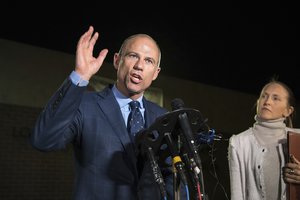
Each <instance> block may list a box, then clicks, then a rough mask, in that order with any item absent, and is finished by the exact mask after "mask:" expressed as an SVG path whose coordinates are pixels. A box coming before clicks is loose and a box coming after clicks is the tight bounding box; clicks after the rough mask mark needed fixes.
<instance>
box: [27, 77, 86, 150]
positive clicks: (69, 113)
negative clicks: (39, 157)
mask: <svg viewBox="0 0 300 200" xmlns="http://www.w3.org/2000/svg"><path fill="white" fill-rule="evenodd" d="M85 90H86V87H78V86H76V85H74V84H73V83H72V82H71V80H70V79H69V78H68V79H66V80H65V81H64V82H63V84H62V85H61V86H60V88H59V89H58V90H57V91H56V92H55V93H54V95H53V96H52V97H51V98H50V100H49V102H48V103H47V105H46V107H45V108H44V110H43V111H42V112H41V113H40V115H39V116H38V119H37V121H36V124H35V126H34V128H33V131H32V133H31V136H30V143H31V145H32V146H33V147H34V148H36V149H38V150H41V151H51V150H59V149H64V148H65V147H66V146H67V144H68V143H70V142H72V141H73V140H74V139H75V138H76V135H77V133H78V132H79V130H80V124H81V123H80V112H79V109H78V108H79V105H80V103H81V99H82V96H83V93H84V91H85Z"/></svg>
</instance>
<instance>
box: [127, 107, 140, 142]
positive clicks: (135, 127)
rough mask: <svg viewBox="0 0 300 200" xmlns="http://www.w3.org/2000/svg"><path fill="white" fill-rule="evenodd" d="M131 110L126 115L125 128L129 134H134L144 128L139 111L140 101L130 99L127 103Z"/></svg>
mask: <svg viewBox="0 0 300 200" xmlns="http://www.w3.org/2000/svg"><path fill="white" fill-rule="evenodd" d="M129 106H130V108H131V112H130V114H129V116H128V121H127V129H128V132H129V133H130V134H131V136H133V137H134V136H135V135H136V133H137V132H139V131H140V130H141V129H143V128H144V119H143V116H142V113H141V111H140V109H139V108H140V102H138V101H131V102H130V103H129Z"/></svg>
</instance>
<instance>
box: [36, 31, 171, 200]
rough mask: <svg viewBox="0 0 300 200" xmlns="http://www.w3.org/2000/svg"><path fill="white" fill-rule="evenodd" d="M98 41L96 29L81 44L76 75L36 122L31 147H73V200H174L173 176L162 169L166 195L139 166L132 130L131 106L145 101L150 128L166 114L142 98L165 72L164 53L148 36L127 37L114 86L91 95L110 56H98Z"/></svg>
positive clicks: (145, 168) (147, 168) (143, 106)
mask: <svg viewBox="0 0 300 200" xmlns="http://www.w3.org/2000/svg"><path fill="white" fill-rule="evenodd" d="M97 39H98V33H97V32H95V33H94V29H93V27H92V26H91V27H90V28H89V30H88V31H87V32H85V33H84V34H83V35H82V36H81V38H80V40H79V41H78V44H77V51H76V66H75V70H74V71H73V72H72V73H71V74H70V76H69V77H68V78H67V79H66V80H65V81H64V83H63V84H62V85H61V87H60V88H59V89H58V90H57V91H56V93H55V94H54V95H53V96H52V97H51V99H50V100H49V102H48V104H47V105H46V107H45V109H44V110H43V112H42V113H41V114H40V116H39V118H38V119H37V122H36V125H35V127H34V130H33V133H32V135H31V143H32V145H33V147H35V148H36V149H38V150H40V151H51V150H59V149H64V148H65V147H66V146H67V145H68V144H70V143H71V144H72V145H73V148H74V154H75V155H74V157H75V166H76V177H75V188H74V195H73V199H76V200H90V199H102V200H113V199H122V200H124V199H128V200H133V199H149V200H155V199H167V198H168V199H171V196H172V191H173V189H172V172H171V171H168V169H169V168H166V169H163V168H162V169H163V170H162V172H163V175H164V179H165V182H166V190H167V193H168V196H163V195H162V194H161V192H160V190H159V187H158V184H156V182H155V179H154V177H153V174H152V171H151V167H150V165H149V163H144V164H143V165H142V166H143V167H142V168H141V169H139V168H140V167H139V166H138V165H137V163H138V157H137V155H136V151H135V145H134V139H131V137H130V136H129V133H128V131H127V128H126V126H127V118H128V115H129V113H130V108H129V106H128V103H129V102H130V101H132V100H137V101H139V102H140V104H141V107H140V111H141V112H142V115H143V118H144V121H145V125H144V127H145V128H147V127H149V126H150V125H151V124H152V123H153V122H154V121H155V119H156V118H157V117H159V116H161V115H163V114H164V113H166V112H167V110H166V109H164V108H162V107H160V106H158V105H157V104H155V103H152V102H150V101H148V100H146V98H145V97H144V96H143V94H144V91H145V90H146V89H147V88H148V87H149V86H150V85H151V83H152V81H153V80H155V79H156V78H157V76H158V74H159V72H160V59H161V52H160V48H159V46H158V45H157V43H156V42H155V41H154V40H153V39H152V38H151V37H150V36H148V35H145V34H137V35H133V36H131V37H129V38H127V39H126V40H125V41H124V42H123V44H122V46H121V48H120V50H119V52H118V53H115V54H114V67H115V69H116V71H117V80H116V82H115V84H113V85H109V86H107V87H106V88H105V89H104V90H103V91H100V92H91V91H89V92H86V91H87V85H88V83H89V80H90V78H91V77H92V76H93V75H94V74H96V73H97V71H98V70H99V69H100V67H101V66H102V63H103V61H104V59H105V57H106V55H107V53H108V50H107V49H103V50H101V51H100V53H99V55H98V56H97V57H94V56H93V48H94V45H95V43H96V41H97Z"/></svg>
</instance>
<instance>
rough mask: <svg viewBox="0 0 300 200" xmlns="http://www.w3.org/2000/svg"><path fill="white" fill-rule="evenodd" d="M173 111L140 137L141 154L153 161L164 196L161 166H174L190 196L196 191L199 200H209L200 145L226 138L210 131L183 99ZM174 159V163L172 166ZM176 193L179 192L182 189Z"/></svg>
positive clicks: (156, 179) (199, 114)
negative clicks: (186, 105)
mask: <svg viewBox="0 0 300 200" xmlns="http://www.w3.org/2000/svg"><path fill="white" fill-rule="evenodd" d="M171 107H172V111H171V112H168V113H166V114H165V115H163V116H161V117H159V118H157V119H156V120H155V122H154V123H153V124H152V125H151V126H150V127H149V128H147V129H144V130H143V131H142V132H141V133H139V134H137V137H136V144H137V147H138V151H139V153H140V154H141V155H142V156H146V157H147V159H149V161H150V165H151V168H152V171H153V175H154V178H155V181H156V182H157V183H158V185H159V187H160V190H161V193H162V195H163V196H166V191H165V188H164V187H165V184H164V180H163V177H162V175H161V172H160V168H159V164H158V163H160V164H161V165H165V164H171V165H172V167H173V168H174V175H175V176H174V177H177V179H178V180H177V179H176V181H178V182H181V183H182V184H183V185H184V186H185V188H186V193H187V195H190V192H191V191H194V192H193V193H194V195H195V196H196V198H197V199H200V200H205V199H206V198H207V197H206V195H205V190H204V180H203V173H202V164H201V159H200V156H199V153H198V150H199V145H201V144H211V143H212V142H213V141H214V140H221V139H222V136H221V135H219V134H216V133H215V130H214V129H210V128H209V126H208V125H207V123H206V122H207V119H205V118H203V116H202V114H201V113H200V112H199V111H198V110H196V109H191V108H185V106H184V103H183V101H182V100H181V99H179V98H176V99H174V100H172V102H171ZM170 157H171V158H172V163H168V158H170ZM169 160H170V159H169ZM175 185H176V184H175ZM177 185H179V184H177ZM174 190H179V187H178V188H174Z"/></svg>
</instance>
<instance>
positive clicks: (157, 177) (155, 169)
mask: <svg viewBox="0 0 300 200" xmlns="http://www.w3.org/2000/svg"><path fill="white" fill-rule="evenodd" d="M147 155H148V158H149V161H150V166H151V169H152V172H153V175H154V179H155V182H156V183H157V184H158V186H159V189H160V192H161V195H162V197H166V196H167V191H166V189H165V182H164V179H163V176H162V173H161V171H160V168H159V166H158V164H157V162H156V159H155V157H154V152H153V150H152V148H151V147H148V149H147Z"/></svg>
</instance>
